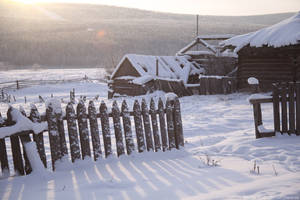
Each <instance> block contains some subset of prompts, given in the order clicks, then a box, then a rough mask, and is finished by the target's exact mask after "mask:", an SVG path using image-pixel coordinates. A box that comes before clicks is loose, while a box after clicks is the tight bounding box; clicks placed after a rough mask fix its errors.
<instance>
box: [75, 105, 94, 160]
mask: <svg viewBox="0 0 300 200" xmlns="http://www.w3.org/2000/svg"><path fill="white" fill-rule="evenodd" d="M77 118H78V127H79V136H80V146H81V152H82V159H84V158H85V157H86V156H89V157H91V149H90V143H89V130H88V124H87V114H86V107H85V105H84V102H83V100H81V101H80V102H79V103H78V105H77Z"/></svg>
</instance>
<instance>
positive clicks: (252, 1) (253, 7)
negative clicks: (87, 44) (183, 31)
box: [15, 0, 300, 15]
mask: <svg viewBox="0 0 300 200" xmlns="http://www.w3.org/2000/svg"><path fill="white" fill-rule="evenodd" d="M15 1H19V2H24V3H26V2H27V3H32V2H69V3H92V4H105V5H115V6H121V7H130V8H139V9H144V10H153V11H162V12H171V13H183V14H199V15H257V14H271V13H282V12H297V11H300V0H15Z"/></svg>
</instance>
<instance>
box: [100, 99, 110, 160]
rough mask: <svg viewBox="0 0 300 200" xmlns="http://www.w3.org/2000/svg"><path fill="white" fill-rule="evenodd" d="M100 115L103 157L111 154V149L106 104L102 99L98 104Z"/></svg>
mask: <svg viewBox="0 0 300 200" xmlns="http://www.w3.org/2000/svg"><path fill="white" fill-rule="evenodd" d="M100 117H101V125H102V136H103V144H104V152H105V157H109V156H110V155H111V154H112V149H111V138H110V129H109V119H108V112H107V107H106V104H105V103H104V101H102V102H101V104H100Z"/></svg>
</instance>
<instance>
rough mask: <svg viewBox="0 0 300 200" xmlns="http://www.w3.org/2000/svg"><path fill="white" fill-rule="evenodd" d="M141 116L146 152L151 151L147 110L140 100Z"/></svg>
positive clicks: (151, 144) (143, 100)
mask: <svg viewBox="0 0 300 200" xmlns="http://www.w3.org/2000/svg"><path fill="white" fill-rule="evenodd" d="M142 116H143V122H144V130H145V137H146V145H147V151H153V150H154V148H153V140H152V134H151V127H150V119H149V110H148V106H147V103H146V100H145V99H142Z"/></svg>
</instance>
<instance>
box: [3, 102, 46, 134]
mask: <svg viewBox="0 0 300 200" xmlns="http://www.w3.org/2000/svg"><path fill="white" fill-rule="evenodd" d="M10 113H11V117H12V121H13V122H15V124H14V125H12V126H7V127H1V128H0V138H5V137H7V136H11V135H13V134H15V133H18V132H22V131H33V132H34V133H35V134H38V133H40V132H42V131H45V130H47V123H46V122H41V123H38V122H37V123H34V122H32V121H30V119H28V118H27V117H25V116H24V115H23V114H22V113H21V112H20V111H19V110H17V109H15V108H12V107H11V112H10Z"/></svg>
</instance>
